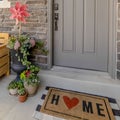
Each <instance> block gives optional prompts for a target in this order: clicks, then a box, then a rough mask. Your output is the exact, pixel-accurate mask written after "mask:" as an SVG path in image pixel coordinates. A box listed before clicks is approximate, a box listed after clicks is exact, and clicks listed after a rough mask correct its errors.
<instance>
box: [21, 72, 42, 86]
mask: <svg viewBox="0 0 120 120" xmlns="http://www.w3.org/2000/svg"><path fill="white" fill-rule="evenodd" d="M20 79H21V80H23V81H24V82H26V83H27V84H28V85H37V84H39V83H40V80H39V77H38V75H37V74H36V73H34V72H32V71H31V70H25V71H23V72H22V73H21V74H20Z"/></svg>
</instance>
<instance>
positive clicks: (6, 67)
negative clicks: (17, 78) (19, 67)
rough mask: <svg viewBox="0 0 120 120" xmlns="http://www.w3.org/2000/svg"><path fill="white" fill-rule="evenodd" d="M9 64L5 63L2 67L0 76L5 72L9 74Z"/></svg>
mask: <svg viewBox="0 0 120 120" xmlns="http://www.w3.org/2000/svg"><path fill="white" fill-rule="evenodd" d="M8 67H9V65H8V64H5V65H4V66H3V67H2V68H0V76H2V75H3V74H8Z"/></svg>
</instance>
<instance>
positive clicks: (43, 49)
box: [33, 40, 48, 55]
mask: <svg viewBox="0 0 120 120" xmlns="http://www.w3.org/2000/svg"><path fill="white" fill-rule="evenodd" d="M34 49H37V50H39V51H40V53H41V54H42V55H47V54H48V50H47V48H46V47H45V42H43V41H41V40H40V41H37V42H36V45H35V47H34V48H33V50H34Z"/></svg>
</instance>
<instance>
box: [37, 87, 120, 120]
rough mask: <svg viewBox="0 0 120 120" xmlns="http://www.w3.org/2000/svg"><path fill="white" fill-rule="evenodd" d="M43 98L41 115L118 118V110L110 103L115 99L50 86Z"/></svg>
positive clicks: (86, 119)
mask: <svg viewBox="0 0 120 120" xmlns="http://www.w3.org/2000/svg"><path fill="white" fill-rule="evenodd" d="M43 98H45V100H44V102H43V104H42V106H40V105H39V106H38V107H37V110H38V109H39V112H40V113H41V115H42V114H44V115H45V114H46V115H50V116H55V117H57V118H62V120H63V119H65V120H116V118H115V116H114V114H116V111H115V110H113V109H112V108H111V105H110V102H111V101H112V102H113V103H115V100H114V99H110V98H106V97H100V96H95V95H90V94H86V93H80V92H74V91H69V90H63V89H58V88H49V90H48V93H47V95H46V96H45V95H43V97H42V99H43ZM117 112H118V111H117ZM118 116H119V115H118ZM38 117H39V118H41V116H39V115H38ZM48 119H49V118H48ZM119 119H120V118H119Z"/></svg>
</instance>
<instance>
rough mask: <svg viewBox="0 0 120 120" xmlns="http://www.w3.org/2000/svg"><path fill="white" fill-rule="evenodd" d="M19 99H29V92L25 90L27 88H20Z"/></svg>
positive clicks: (23, 100)
mask: <svg viewBox="0 0 120 120" xmlns="http://www.w3.org/2000/svg"><path fill="white" fill-rule="evenodd" d="M18 99H19V101H20V102H25V101H26V99H27V92H26V90H25V88H24V87H23V88H20V89H18Z"/></svg>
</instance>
